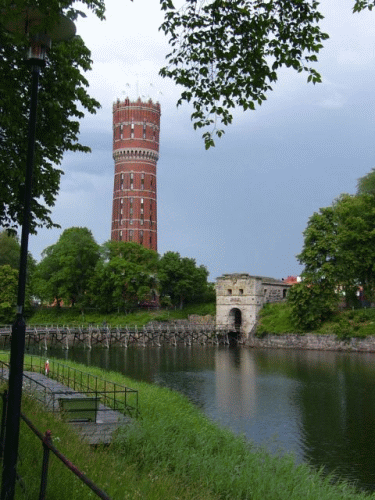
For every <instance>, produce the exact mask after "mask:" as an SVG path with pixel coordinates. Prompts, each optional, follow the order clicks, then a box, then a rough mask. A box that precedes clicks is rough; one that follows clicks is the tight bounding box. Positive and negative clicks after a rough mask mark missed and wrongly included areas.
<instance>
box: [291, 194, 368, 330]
mask: <svg viewBox="0 0 375 500" xmlns="http://www.w3.org/2000/svg"><path fill="white" fill-rule="evenodd" d="M374 227H375V197H374V196H372V195H367V194H362V195H356V196H351V195H348V194H343V195H341V196H340V197H339V198H338V199H337V200H335V202H334V203H333V204H332V206H330V207H326V208H321V209H320V211H319V213H315V214H313V215H312V217H310V219H309V222H308V225H307V228H306V230H305V231H304V233H303V234H304V246H303V249H302V252H301V253H300V254H299V255H298V256H297V258H298V260H299V261H300V263H301V264H304V266H305V268H304V270H303V272H302V278H303V281H302V283H300V284H299V285H298V286H297V285H295V286H293V288H292V289H291V290H290V292H289V294H288V301H289V303H290V304H291V306H292V311H293V315H294V317H295V319H296V320H297V323H298V325H299V326H301V327H302V328H304V329H307V328H313V327H315V326H317V324H318V323H319V322H320V321H322V320H324V319H328V318H329V316H330V315H331V314H332V313H333V312H334V311H335V310H337V304H338V301H339V298H340V295H341V296H343V297H344V298H345V302H346V305H348V306H358V302H359V301H358V291H359V288H360V287H362V288H363V291H364V294H365V296H366V298H367V300H369V301H370V302H371V301H374V300H375V230H374Z"/></svg>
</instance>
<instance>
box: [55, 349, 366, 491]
mask: <svg viewBox="0 0 375 500" xmlns="http://www.w3.org/2000/svg"><path fill="white" fill-rule="evenodd" d="M48 355H50V356H54V357H59V358H63V359H64V358H65V359H71V360H74V361H79V362H82V363H85V364H87V365H96V366H100V367H101V368H104V369H108V370H114V371H118V372H121V373H124V374H125V375H127V376H129V377H132V378H134V379H139V380H145V381H147V382H154V383H157V384H160V385H162V386H167V387H170V388H172V389H175V390H177V391H180V392H182V393H184V394H185V395H186V396H188V398H189V399H190V400H191V401H193V402H194V403H195V404H196V405H197V406H199V407H200V408H201V409H202V410H203V411H204V412H205V413H206V414H207V415H208V416H209V417H211V418H212V419H213V420H215V421H216V422H219V423H220V424H222V425H224V426H227V427H229V428H230V429H232V430H233V431H234V432H236V433H240V434H244V435H245V436H246V437H247V438H248V439H249V440H252V441H254V442H256V443H257V444H259V445H264V446H265V447H266V448H267V449H268V450H270V451H271V452H272V453H278V452H286V451H287V452H293V453H294V455H295V456H296V459H297V461H301V460H302V461H306V462H308V463H310V464H312V465H313V466H315V467H317V468H321V467H323V468H324V470H325V471H327V472H335V473H336V474H337V475H338V476H340V477H343V478H346V479H347V480H349V481H355V482H356V483H357V484H358V486H359V487H361V488H365V489H368V490H375V354H355V353H340V352H323V351H291V350H279V349H277V350H276V349H275V350H273V349H270V350H254V349H247V348H232V347H230V348H229V347H222V346H220V347H212V346H210V347H205V346H190V347H188V346H187V347H184V346H178V347H172V346H165V347H160V348H158V347H149V348H142V347H128V348H127V349H125V348H120V347H111V348H110V349H103V348H96V349H92V350H88V349H83V348H79V349H78V348H76V349H71V350H69V351H63V350H62V349H61V348H57V349H53V350H52V349H51V350H49V351H48ZM140 401H142V394H140Z"/></svg>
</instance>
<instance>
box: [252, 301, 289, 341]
mask: <svg viewBox="0 0 375 500" xmlns="http://www.w3.org/2000/svg"><path fill="white" fill-rule="evenodd" d="M267 333H271V334H284V333H296V327H295V324H294V322H293V320H292V316H291V309H290V306H289V305H288V304H287V303H286V302H279V303H274V304H266V305H265V306H264V307H263V308H262V309H261V310H260V313H259V322H258V326H257V335H259V336H261V335H265V334H267Z"/></svg>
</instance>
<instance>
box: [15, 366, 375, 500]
mask: <svg viewBox="0 0 375 500" xmlns="http://www.w3.org/2000/svg"><path fill="white" fill-rule="evenodd" d="M66 364H69V365H71V366H74V367H77V368H79V369H80V370H86V371H88V370H89V371H90V373H93V374H95V375H98V376H102V377H105V378H107V379H108V378H109V379H111V380H113V381H115V382H117V383H120V384H124V385H127V386H129V387H132V388H134V389H137V390H138V391H139V400H140V415H141V416H140V418H139V419H138V420H136V421H134V422H133V424H131V425H130V426H127V427H124V428H123V429H122V430H121V431H119V433H118V435H117V437H116V439H115V441H114V442H113V444H112V445H111V446H110V447H109V448H108V449H101V450H98V451H92V450H90V449H89V448H87V447H85V446H83V445H79V446H77V445H76V444H75V443H76V439H75V438H74V437H73V435H72V433H71V431H70V430H69V429H68V428H67V426H66V425H65V424H64V423H63V422H61V421H58V420H54V419H53V418H52V416H51V415H50V414H47V413H44V412H40V411H39V409H38V408H37V407H36V406H35V404H34V403H32V402H30V401H25V402H24V411H25V412H27V413H29V414H30V416H31V418H32V419H33V420H35V421H36V424H37V426H38V427H39V428H40V429H41V430H45V429H46V428H51V430H52V433H53V435H54V436H56V437H55V441H56V440H57V437H58V438H59V441H58V443H59V445H61V448H62V449H63V451H64V452H65V453H66V455H67V456H69V458H71V459H72V460H73V461H74V462H75V463H76V464H77V465H78V466H80V467H82V468H83V470H84V471H85V473H86V474H87V475H88V476H89V477H91V478H92V479H93V480H94V481H96V482H97V483H98V484H99V486H101V487H103V488H104V489H105V490H106V491H107V492H108V494H110V495H111V496H112V497H113V499H118V500H124V499H128V498H129V499H136V498H142V499H154V498H155V499H159V498H160V499H163V500H167V499H168V500H169V499H176V500H177V499H181V500H182V499H188V498H194V499H197V500H199V499H201V498H202V499H203V498H205V499H206V500H210V499H221V500H224V499H225V500H229V499H230V500H235V499H238V500H240V499H241V500H245V499H247V500H284V499H285V500H300V499H301V498H303V499H304V500H310V499H311V500H312V499H314V500H315V499H316V500H318V499H319V500H325V499H327V500H328V499H329V500H336V499H337V500H349V499H350V500H360V499H365V498H375V496H370V495H366V494H365V493H359V492H355V490H354V489H353V488H352V487H350V486H349V485H347V484H345V483H339V484H336V485H332V484H331V482H332V481H331V479H329V478H324V477H323V476H322V474H320V473H317V472H314V471H313V470H312V469H310V468H309V467H308V466H307V465H303V464H302V465H298V466H296V465H295V463H294V460H293V458H292V457H290V456H284V457H281V458H280V457H279V458H277V457H272V456H270V455H269V454H268V453H266V452H265V451H264V450H260V449H258V448H255V447H253V446H252V445H251V444H249V443H248V442H246V441H245V440H244V439H243V438H241V437H236V436H234V435H233V434H232V433H231V432H229V431H227V430H225V429H222V428H219V427H218V426H216V425H214V424H213V423H212V422H211V421H210V420H209V419H208V418H206V417H205V416H204V415H203V413H202V412H201V411H200V410H199V409H197V408H196V407H195V406H193V405H192V404H191V403H190V402H189V401H188V400H187V399H186V398H185V397H184V396H182V395H180V394H178V393H176V392H173V391H170V390H169V389H165V388H160V387H157V386H155V385H150V384H146V383H144V382H137V381H133V380H129V379H127V378H126V377H123V376H122V375H120V374H118V373H112V372H105V371H103V370H101V369H98V368H94V367H90V368H89V369H88V368H86V367H84V366H83V365H78V364H76V363H72V362H66ZM26 434H27V433H26V431H25V429H23V430H22V441H23V444H22V454H21V456H22V468H24V469H25V474H29V470H28V469H29V468H30V466H29V465H27V460H29V459H32V460H34V462H33V463H34V464H35V470H36V471H37V472H38V471H39V470H40V460H39V459H37V458H36V457H34V448H35V447H36V446H37V448H38V450H40V443H36V444H33V443H32V442H31V438H30V443H26V444H25V441H24V440H25V439H26ZM28 439H29V438H28ZM38 460H39V462H38ZM33 467H34V465H33ZM54 467H56V470H55V469H53V470H52V469H51V474H56V481H57V482H56V483H54V481H55V476H53V478H52V479H51V480H50V492H51V493H50V494H49V496H48V498H50V499H55V498H56V499H57V498H58V499H59V500H64V499H65V498H69V499H70V500H72V499H75V498H80V499H86V498H93V497H90V496H89V495H87V494H86V493H84V490H85V488H83V487H81V486H80V485H79V484H78V485H77V483H76V482H75V480H74V484H73V480H72V479H69V478H65V479H64V478H63V474H62V473H61V472H59V470H60V468H58V466H57V465H56V466H54ZM59 476H61V477H59ZM28 477H29V476H28ZM64 477H65V476H64ZM69 477H70V476H69ZM27 480H28V482H29V481H31V479H29V478H28V479H27ZM34 482H35V480H34ZM70 483H71V484H70ZM84 495H86V496H84ZM17 498H22V497H21V496H19V497H17ZM29 498H35V496H34V495H30V496H29Z"/></svg>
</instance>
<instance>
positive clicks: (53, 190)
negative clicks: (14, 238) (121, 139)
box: [0, 0, 104, 232]
mask: <svg viewBox="0 0 375 500" xmlns="http://www.w3.org/2000/svg"><path fill="white" fill-rule="evenodd" d="M83 3H84V4H85V5H86V6H87V7H88V8H89V9H90V10H91V11H93V12H94V14H95V15H97V16H98V17H99V18H100V19H102V18H103V17H104V2H103V0H93V1H91V0H83ZM24 4H25V3H24V2H23V1H20V0H18V1H14V0H2V2H1V12H2V18H1V21H0V71H1V79H0V176H1V180H2V182H1V184H0V225H1V226H3V227H7V228H15V227H16V226H17V225H19V224H22V217H23V213H22V207H23V198H24V178H25V161H26V160H25V159H26V148H27V140H26V138H27V130H28V116H29V105H30V82H31V76H30V71H29V69H28V67H27V65H26V62H25V54H24V52H25V40H24V39H23V38H24V37H19V36H16V35H13V34H10V33H8V32H7V30H6V29H5V27H4V26H6V25H7V22H9V21H10V20H12V18H14V17H15V16H17V12H18V13H19V10H20V9H21V10H22V8H23V7H24ZM73 4H74V1H73V0H63V1H62V2H57V1H56V0H52V1H51V0H48V1H47V0H39V1H31V2H28V5H29V6H32V7H38V9H39V10H40V11H41V12H42V13H44V14H46V15H47V14H48V15H47V17H46V26H47V25H48V23H52V22H53V20H54V19H55V18H56V16H57V15H58V12H59V11H60V10H61V9H62V11H63V12H64V13H65V14H66V15H68V16H69V17H70V18H72V19H75V18H76V17H77V16H79V15H81V14H82V13H81V12H80V11H78V10H77V9H75V8H74V7H73ZM91 63H92V61H91V54H90V51H89V49H88V48H87V47H86V46H85V44H84V42H83V40H82V38H80V37H79V36H76V37H74V38H73V39H72V40H69V41H67V42H62V43H59V44H53V46H52V49H51V51H50V52H49V55H48V62H47V65H46V67H45V68H44V69H43V71H42V72H41V76H40V92H39V102H38V118H37V119H38V126H37V136H36V147H35V166H34V180H33V200H32V206H31V210H32V214H31V229H32V231H34V232H35V230H36V228H37V227H42V226H46V227H51V226H54V225H55V224H54V223H53V222H52V220H51V218H50V213H51V210H50V207H52V206H53V205H54V203H55V200H56V196H57V194H58V191H59V187H60V177H61V175H62V171H61V170H60V169H59V165H60V164H61V161H62V158H63V154H64V152H65V151H69V150H70V151H83V152H87V151H90V149H89V148H88V147H86V146H84V145H82V144H80V142H79V129H80V123H79V120H80V119H82V118H83V116H84V112H89V113H95V112H96V110H97V109H98V108H99V107H100V104H99V103H98V102H97V101H96V100H95V99H93V98H92V97H91V96H90V95H89V94H88V92H87V87H88V81H87V79H86V78H85V76H84V73H85V72H86V71H88V70H90V69H91Z"/></svg>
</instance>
